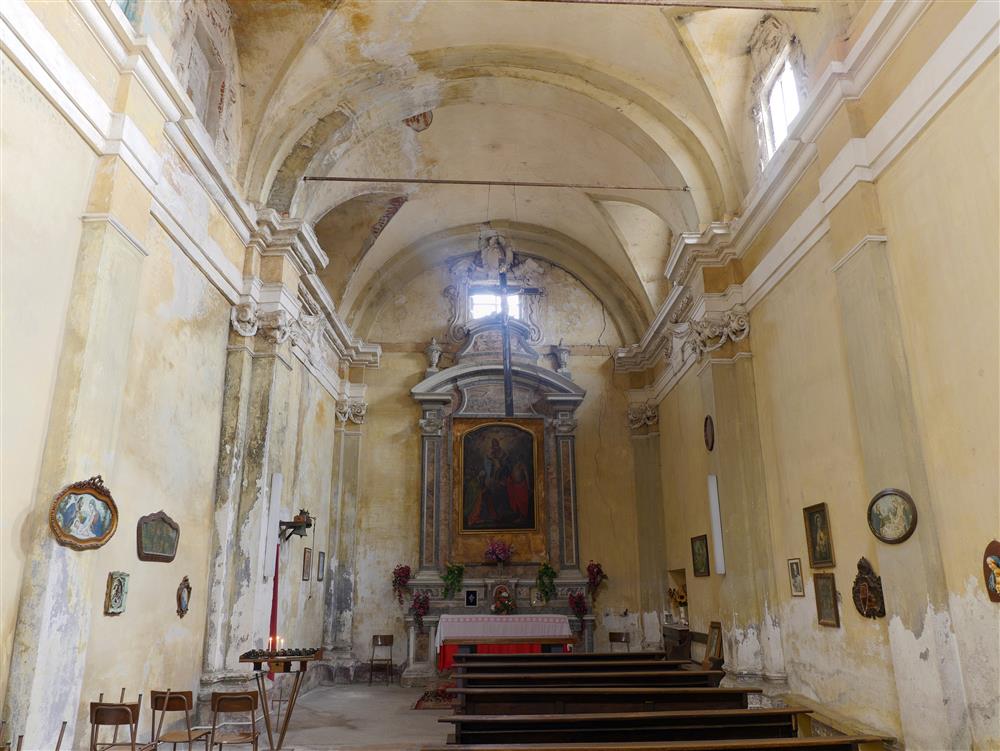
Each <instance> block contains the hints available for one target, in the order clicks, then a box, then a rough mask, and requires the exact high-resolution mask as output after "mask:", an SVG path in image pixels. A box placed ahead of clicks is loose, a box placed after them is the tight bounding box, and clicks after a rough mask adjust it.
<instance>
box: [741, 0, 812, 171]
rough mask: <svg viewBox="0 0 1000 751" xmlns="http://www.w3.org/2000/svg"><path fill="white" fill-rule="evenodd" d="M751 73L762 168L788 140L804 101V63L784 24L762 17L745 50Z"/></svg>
mask: <svg viewBox="0 0 1000 751" xmlns="http://www.w3.org/2000/svg"><path fill="white" fill-rule="evenodd" d="M747 51H748V52H749V54H750V65H751V68H752V72H753V83H752V84H751V86H750V96H751V99H752V102H753V104H752V106H751V109H750V116H751V117H752V118H753V121H754V125H755V127H756V129H757V140H758V143H759V146H760V165H761V168H763V167H764V165H765V164H767V162H768V161H770V159H771V157H772V156H774V154H775V152H776V151H777V150H778V147H779V146H781V144H782V143H783V142H784V141H785V139H786V138H787V137H788V132H789V130H790V129H791V125H792V122H793V121H794V120H795V116H796V115H798V114H799V109H800V108H801V104H802V100H803V99H804V83H805V81H804V79H805V60H804V57H803V55H802V46H801V45H800V44H799V40H798V38H797V37H796V36H795V34H793V33H792V30H791V29H789V28H788V27H787V26H786V25H785V24H783V23H782V22H781V21H779V20H778V19H777V18H775V17H774V16H771V15H767V16H764V17H763V18H762V19H761V20H760V23H758V24H757V26H756V28H755V29H754V31H753V34H751V36H750V45H749V47H748V50H747Z"/></svg>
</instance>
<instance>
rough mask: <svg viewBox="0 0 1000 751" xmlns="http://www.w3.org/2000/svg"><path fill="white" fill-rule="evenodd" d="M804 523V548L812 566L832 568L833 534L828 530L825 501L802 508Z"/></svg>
mask: <svg viewBox="0 0 1000 751" xmlns="http://www.w3.org/2000/svg"><path fill="white" fill-rule="evenodd" d="M802 516H803V518H804V520H805V523H806V548H807V549H808V551H809V565H810V566H811V567H812V568H833V566H834V559H833V534H832V533H831V532H830V514H829V512H828V511H827V510H826V504H825V503H817V504H816V505H815V506H806V507H805V508H804V509H802Z"/></svg>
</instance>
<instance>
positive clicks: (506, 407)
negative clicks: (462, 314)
mask: <svg viewBox="0 0 1000 751" xmlns="http://www.w3.org/2000/svg"><path fill="white" fill-rule="evenodd" d="M500 321H501V334H502V335H503V412H504V415H505V416H507V417H513V416H514V374H513V372H512V371H511V368H510V310H509V308H508V307H507V271H506V269H504V268H503V267H501V271H500Z"/></svg>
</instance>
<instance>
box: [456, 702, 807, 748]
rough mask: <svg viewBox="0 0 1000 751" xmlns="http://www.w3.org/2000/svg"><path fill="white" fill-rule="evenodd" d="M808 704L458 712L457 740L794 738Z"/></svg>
mask: <svg viewBox="0 0 1000 751" xmlns="http://www.w3.org/2000/svg"><path fill="white" fill-rule="evenodd" d="M808 711H809V710H808V709H805V708H804V707H783V708H780V709H708V710H704V709H698V710H691V711H674V712H614V713H609V712H601V713H592V714H552V715H485V716H483V715H455V716H453V717H442V718H441V719H439V720H438V722H446V723H451V724H453V725H454V726H455V733H454V742H456V743H495V742H497V741H501V740H502V741H504V742H507V743H514V742H517V743H556V742H559V743H564V742H567V741H579V740H580V739H582V738H586V739H587V740H588V741H607V742H610V741H655V740H668V739H669V740H718V739H723V738H794V737H796V736H797V735H798V723H797V721H796V720H797V717H798V715H800V714H804V713H806V712H808Z"/></svg>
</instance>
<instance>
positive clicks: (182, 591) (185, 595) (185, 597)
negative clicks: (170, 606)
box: [177, 576, 191, 618]
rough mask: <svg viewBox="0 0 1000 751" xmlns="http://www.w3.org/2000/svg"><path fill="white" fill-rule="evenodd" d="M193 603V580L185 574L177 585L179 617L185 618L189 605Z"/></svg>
mask: <svg viewBox="0 0 1000 751" xmlns="http://www.w3.org/2000/svg"><path fill="white" fill-rule="evenodd" d="M190 605H191V582H190V581H189V580H188V578H187V577H186V576H185V577H184V578H183V579H181V583H180V584H179V585H178V586H177V617H178V618H183V617H184V616H186V615H187V612H188V607H190Z"/></svg>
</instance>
